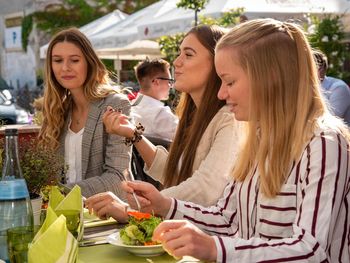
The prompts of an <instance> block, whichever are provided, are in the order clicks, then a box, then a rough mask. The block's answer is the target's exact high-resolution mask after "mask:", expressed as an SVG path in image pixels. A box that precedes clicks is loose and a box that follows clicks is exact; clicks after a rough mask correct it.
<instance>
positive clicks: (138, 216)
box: [128, 211, 152, 220]
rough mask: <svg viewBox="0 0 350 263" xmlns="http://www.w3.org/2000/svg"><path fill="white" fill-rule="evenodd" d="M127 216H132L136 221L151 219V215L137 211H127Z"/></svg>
mask: <svg viewBox="0 0 350 263" xmlns="http://www.w3.org/2000/svg"><path fill="white" fill-rule="evenodd" d="M128 215H129V216H132V217H134V218H136V219H138V220H140V219H150V218H151V216H152V215H151V214H149V213H142V212H137V211H128Z"/></svg>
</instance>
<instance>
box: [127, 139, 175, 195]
mask: <svg viewBox="0 0 350 263" xmlns="http://www.w3.org/2000/svg"><path fill="white" fill-rule="evenodd" d="M146 138H147V139H148V140H149V141H151V142H152V143H153V144H154V145H161V146H163V147H164V148H165V149H169V146H170V143H171V142H170V141H167V140H164V139H161V138H155V137H146ZM144 165H145V162H144V161H143V159H142V157H141V155H140V154H139V152H138V151H137V149H136V147H134V146H133V147H132V157H131V172H132V173H133V175H134V178H135V180H140V181H144V182H148V183H151V184H153V185H154V186H155V187H156V188H157V189H158V190H161V189H162V184H161V183H160V182H158V181H156V180H154V179H153V178H152V177H151V176H149V175H148V174H147V173H145V172H144V170H143V167H144Z"/></svg>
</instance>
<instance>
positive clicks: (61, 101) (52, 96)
mask: <svg viewBox="0 0 350 263" xmlns="http://www.w3.org/2000/svg"><path fill="white" fill-rule="evenodd" d="M60 42H69V43H72V44H74V45H75V46H77V47H78V48H79V49H80V50H81V51H82V53H83V55H84V57H85V59H86V61H87V65H88V70H87V78H86V80H85V83H84V95H85V96H86V98H87V99H88V100H89V101H92V100H96V99H100V98H104V97H106V96H107V95H108V94H111V93H115V92H116V90H115V89H114V88H112V87H111V86H110V85H109V84H110V83H111V82H110V79H109V76H108V71H107V69H106V67H105V66H104V64H103V63H102V62H101V60H100V59H99V58H98V57H97V55H96V52H95V51H94V49H93V48H92V45H91V43H90V41H89V40H88V39H87V37H86V36H85V35H84V34H83V33H81V32H80V31H79V30H78V29H77V28H68V29H65V30H62V31H60V32H58V33H57V34H56V35H55V36H54V37H53V38H52V40H51V42H50V44H49V47H48V49H47V55H46V62H45V91H44V106H43V116H44V119H43V124H42V128H41V130H40V133H39V139H40V142H41V143H42V144H43V145H46V146H48V147H50V148H53V149H57V148H58V146H59V137H60V135H61V133H62V128H63V126H64V122H65V118H66V117H67V114H68V109H69V107H70V105H71V103H72V98H71V94H70V92H69V90H67V89H65V88H64V87H62V86H61V85H60V84H59V83H58V81H57V79H56V78H55V75H54V73H53V70H52V65H51V64H52V49H53V48H54V46H55V45H56V44H57V43H60Z"/></svg>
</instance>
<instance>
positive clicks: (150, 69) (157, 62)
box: [135, 59, 170, 87]
mask: <svg viewBox="0 0 350 263" xmlns="http://www.w3.org/2000/svg"><path fill="white" fill-rule="evenodd" d="M169 68H170V64H169V63H168V62H167V61H165V60H164V59H152V60H150V59H146V60H144V61H142V62H140V63H139V64H137V65H136V67H135V74H136V78H137V81H138V82H139V83H140V85H141V86H142V87H143V86H144V83H143V82H144V80H145V79H146V78H149V79H152V78H154V77H156V76H157V75H158V74H162V73H166V71H167V70H168V69H169Z"/></svg>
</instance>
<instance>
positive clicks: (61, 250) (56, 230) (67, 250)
mask: <svg viewBox="0 0 350 263" xmlns="http://www.w3.org/2000/svg"><path fill="white" fill-rule="evenodd" d="M77 255H78V241H77V240H76V239H75V238H74V237H73V235H72V234H71V233H70V232H69V231H68V228H67V225H66V218H65V217H64V216H63V215H60V216H59V217H57V215H56V213H55V212H54V211H53V209H52V208H51V207H50V206H49V207H48V208H47V212H46V219H45V221H44V223H43V225H42V226H41V228H40V229H39V231H38V233H37V234H36V235H35V237H34V239H33V241H32V243H31V244H30V245H29V248H28V262H29V263H60V262H62V263H63V262H64V263H74V262H76V261H77Z"/></svg>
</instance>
